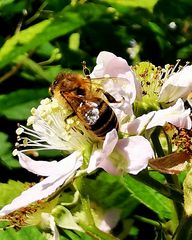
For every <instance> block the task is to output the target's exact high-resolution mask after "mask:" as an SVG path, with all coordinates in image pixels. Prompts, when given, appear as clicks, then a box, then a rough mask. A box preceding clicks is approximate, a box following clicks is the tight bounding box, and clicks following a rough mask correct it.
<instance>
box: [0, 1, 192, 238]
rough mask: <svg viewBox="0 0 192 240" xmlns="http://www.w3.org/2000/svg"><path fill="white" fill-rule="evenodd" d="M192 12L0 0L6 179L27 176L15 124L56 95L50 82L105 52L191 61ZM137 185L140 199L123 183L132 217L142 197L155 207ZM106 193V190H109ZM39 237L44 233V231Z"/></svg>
mask: <svg viewBox="0 0 192 240" xmlns="http://www.w3.org/2000/svg"><path fill="white" fill-rule="evenodd" d="M191 9H192V1H191V0H175V1H166V0H140V1H136V0H116V1H115V0H90V1H86V0H71V1H70V0H64V1H61V0H47V1H45V0H0V22H1V29H0V164H1V169H2V170H1V171H0V172H1V175H0V178H1V181H2V182H6V181H7V180H8V179H9V178H13V177H15V176H16V178H17V179H19V180H21V181H26V180H28V179H27V178H26V174H25V172H24V170H23V172H22V170H18V168H19V164H18V161H17V159H16V158H14V157H13V156H12V154H11V152H12V150H13V149H14V143H15V142H16V136H15V129H16V127H17V123H18V122H21V123H22V122H23V123H25V121H26V118H27V117H28V116H29V115H30V110H31V108H32V107H35V106H37V105H38V103H39V101H40V100H41V99H42V98H45V97H48V96H49V92H48V88H49V86H50V83H51V82H52V81H53V80H54V78H55V76H56V75H57V74H58V73H59V72H60V71H64V70H65V71H72V70H73V71H82V70H81V69H82V67H81V62H82V61H83V60H85V61H86V62H87V65H88V67H90V69H92V67H94V65H95V59H96V56H97V55H98V53H99V52H100V51H103V50H106V51H111V52H113V53H114V54H116V55H118V56H121V57H123V58H125V59H126V60H127V61H128V63H129V64H130V65H131V64H136V63H138V62H139V61H150V62H152V63H153V64H155V65H161V66H163V65H165V64H167V63H171V64H174V63H175V62H176V59H178V58H181V59H182V62H183V63H185V62H186V61H191V60H192V41H191V39H192V15H191ZM18 171H19V172H18ZM20 171H21V172H20ZM18 173H21V174H18ZM103 179H105V180H106V178H105V177H104V178H102V177H101V179H97V182H93V183H92V182H91V180H89V181H88V182H87V184H89V185H92V188H93V189H95V188H96V185H95V184H97V183H98V182H99V183H98V184H100V182H101V183H102V181H103ZM108 181H109V182H110V181H112V180H111V179H110V178H108ZM113 184H116V185H118V186H121V185H119V184H120V182H119V181H117V182H113V183H112V182H110V184H109V186H110V187H112V186H113ZM131 184H133V185H134V183H132V182H131V181H129V182H128V181H127V185H126V189H128V190H129V191H130V192H131V193H132V194H133V196H134V197H135V199H137V200H135V202H134V201H133V200H132V199H133V198H132V197H130V194H129V193H126V192H125V189H124V188H122V186H121V188H119V191H120V193H119V194H120V195H119V198H120V197H121V195H122V196H126V194H128V195H127V199H128V202H129V203H130V210H128V209H127V214H128V212H130V213H129V214H131V211H134V210H135V208H137V206H138V204H139V201H140V202H142V203H143V204H144V205H145V206H148V207H149V208H150V209H154V202H151V199H150V198H147V194H149V195H150V194H152V195H155V193H154V192H152V191H151V190H149V189H147V190H146V191H145V193H146V194H144V197H143V196H142V197H141V192H142V186H140V188H138V191H137V192H134V187H133V186H132V185H131ZM103 191H106V192H107V193H106V192H105V195H107V194H108V191H109V189H108V190H107V189H103ZM100 194H101V196H100V198H99V197H97V198H96V199H94V200H95V201H97V200H99V199H100V200H101V199H102V194H104V193H103V192H101V193H100ZM115 197H117V196H115ZM158 197H159V196H157V198H158ZM141 198H142V199H141ZM160 198H161V197H160ZM115 199H116V198H115ZM114 201H116V200H114ZM156 201H162V205H160V206H158V207H157V208H156V211H155V212H156V213H157V214H158V215H159V216H160V217H161V218H162V217H163V216H164V217H165V218H169V217H170V215H171V213H170V212H169V210H170V209H169V208H168V207H167V206H166V204H164V202H166V201H165V199H164V198H162V200H159V199H156ZM106 203H107V201H103V202H102V203H100V204H101V205H102V204H106ZM108 203H109V202H108ZM109 204H110V203H109ZM122 204H123V203H122ZM167 204H168V202H167ZM164 212H165V213H164ZM150 214H151V212H150ZM155 216H156V215H155ZM23 231H24V233H23V232H20V233H18V234H17V238H15V239H23V238H22V236H23V235H22V234H25V231H26V232H27V234H29V232H30V231H31V230H29V231H28V230H27V229H26V230H23ZM34 231H36V230H34ZM13 232H14V231H13ZM13 232H12V231H10V232H8V233H5V235H2V236H3V237H4V238H3V239H10V238H9V234H13ZM141 232H142V231H141ZM6 234H7V235H6ZM34 234H36V236H39V232H38V231H36V233H34ZM70 234H73V233H71V232H67V231H66V232H65V235H66V236H67V238H66V239H75V238H73V237H70ZM5 236H6V237H5ZM7 236H8V237H7ZM10 236H11V235H10ZM15 236H16V235H15ZM20 236H21V238H20ZM34 236H35V235H34ZM71 236H72V235H71ZM0 237H1V234H0ZM28 239H32V238H28ZM33 239H34V238H33ZM38 239H43V237H42V238H38ZM63 239H65V238H64V237H63ZM78 239H79V238H78ZM82 239H83V237H82ZM87 239H89V238H87ZM122 239H123V237H122ZM134 239H136V238H134ZM140 239H141V238H140Z"/></svg>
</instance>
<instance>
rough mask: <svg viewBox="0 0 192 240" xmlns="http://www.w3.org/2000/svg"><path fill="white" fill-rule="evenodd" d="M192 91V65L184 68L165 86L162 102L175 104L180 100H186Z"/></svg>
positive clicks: (161, 94)
mask: <svg viewBox="0 0 192 240" xmlns="http://www.w3.org/2000/svg"><path fill="white" fill-rule="evenodd" d="M191 90H192V65H190V66H186V67H184V68H183V69H182V70H181V71H180V72H177V73H174V74H173V75H171V76H170V78H169V79H167V80H166V81H165V83H164V84H163V86H162V88H161V91H160V94H159V101H160V102H165V103H167V102H174V101H176V100H177V99H178V98H183V99H184V100H185V99H186V97H187V95H188V94H189V93H190V92H191Z"/></svg>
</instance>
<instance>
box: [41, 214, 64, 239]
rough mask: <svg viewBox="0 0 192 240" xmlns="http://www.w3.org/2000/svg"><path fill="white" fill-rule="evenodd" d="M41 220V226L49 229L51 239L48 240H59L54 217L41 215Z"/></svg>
mask: <svg viewBox="0 0 192 240" xmlns="http://www.w3.org/2000/svg"><path fill="white" fill-rule="evenodd" d="M41 218H42V220H41V221H42V222H43V224H45V227H46V228H47V227H49V228H50V229H51V232H52V238H51V239H50V240H59V239H60V238H59V232H58V230H57V226H56V224H55V220H54V217H53V216H52V215H50V214H49V213H42V214H41Z"/></svg>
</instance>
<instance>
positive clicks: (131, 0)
mask: <svg viewBox="0 0 192 240" xmlns="http://www.w3.org/2000/svg"><path fill="white" fill-rule="evenodd" d="M102 2H107V3H109V4H111V5H112V6H113V7H115V8H117V9H118V10H121V11H124V12H125V11H127V9H128V7H143V8H147V9H148V10H150V11H151V10H152V9H153V7H154V5H155V4H156V2H157V0H139V1H135V0H103V1H102Z"/></svg>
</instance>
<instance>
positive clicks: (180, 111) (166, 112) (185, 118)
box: [147, 99, 192, 129]
mask: <svg viewBox="0 0 192 240" xmlns="http://www.w3.org/2000/svg"><path fill="white" fill-rule="evenodd" d="M190 112H191V110H190V109H185V107H184V102H183V101H182V100H181V99H178V100H177V102H176V103H175V105H173V106H171V107H169V108H166V109H163V110H159V111H157V112H156V113H155V115H154V117H153V118H152V120H151V121H150V123H149V124H148V125H147V129H150V128H152V127H155V126H163V125H165V123H167V122H169V123H171V124H173V125H175V126H176V127H178V128H186V129H191V125H192V124H191V119H190Z"/></svg>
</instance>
